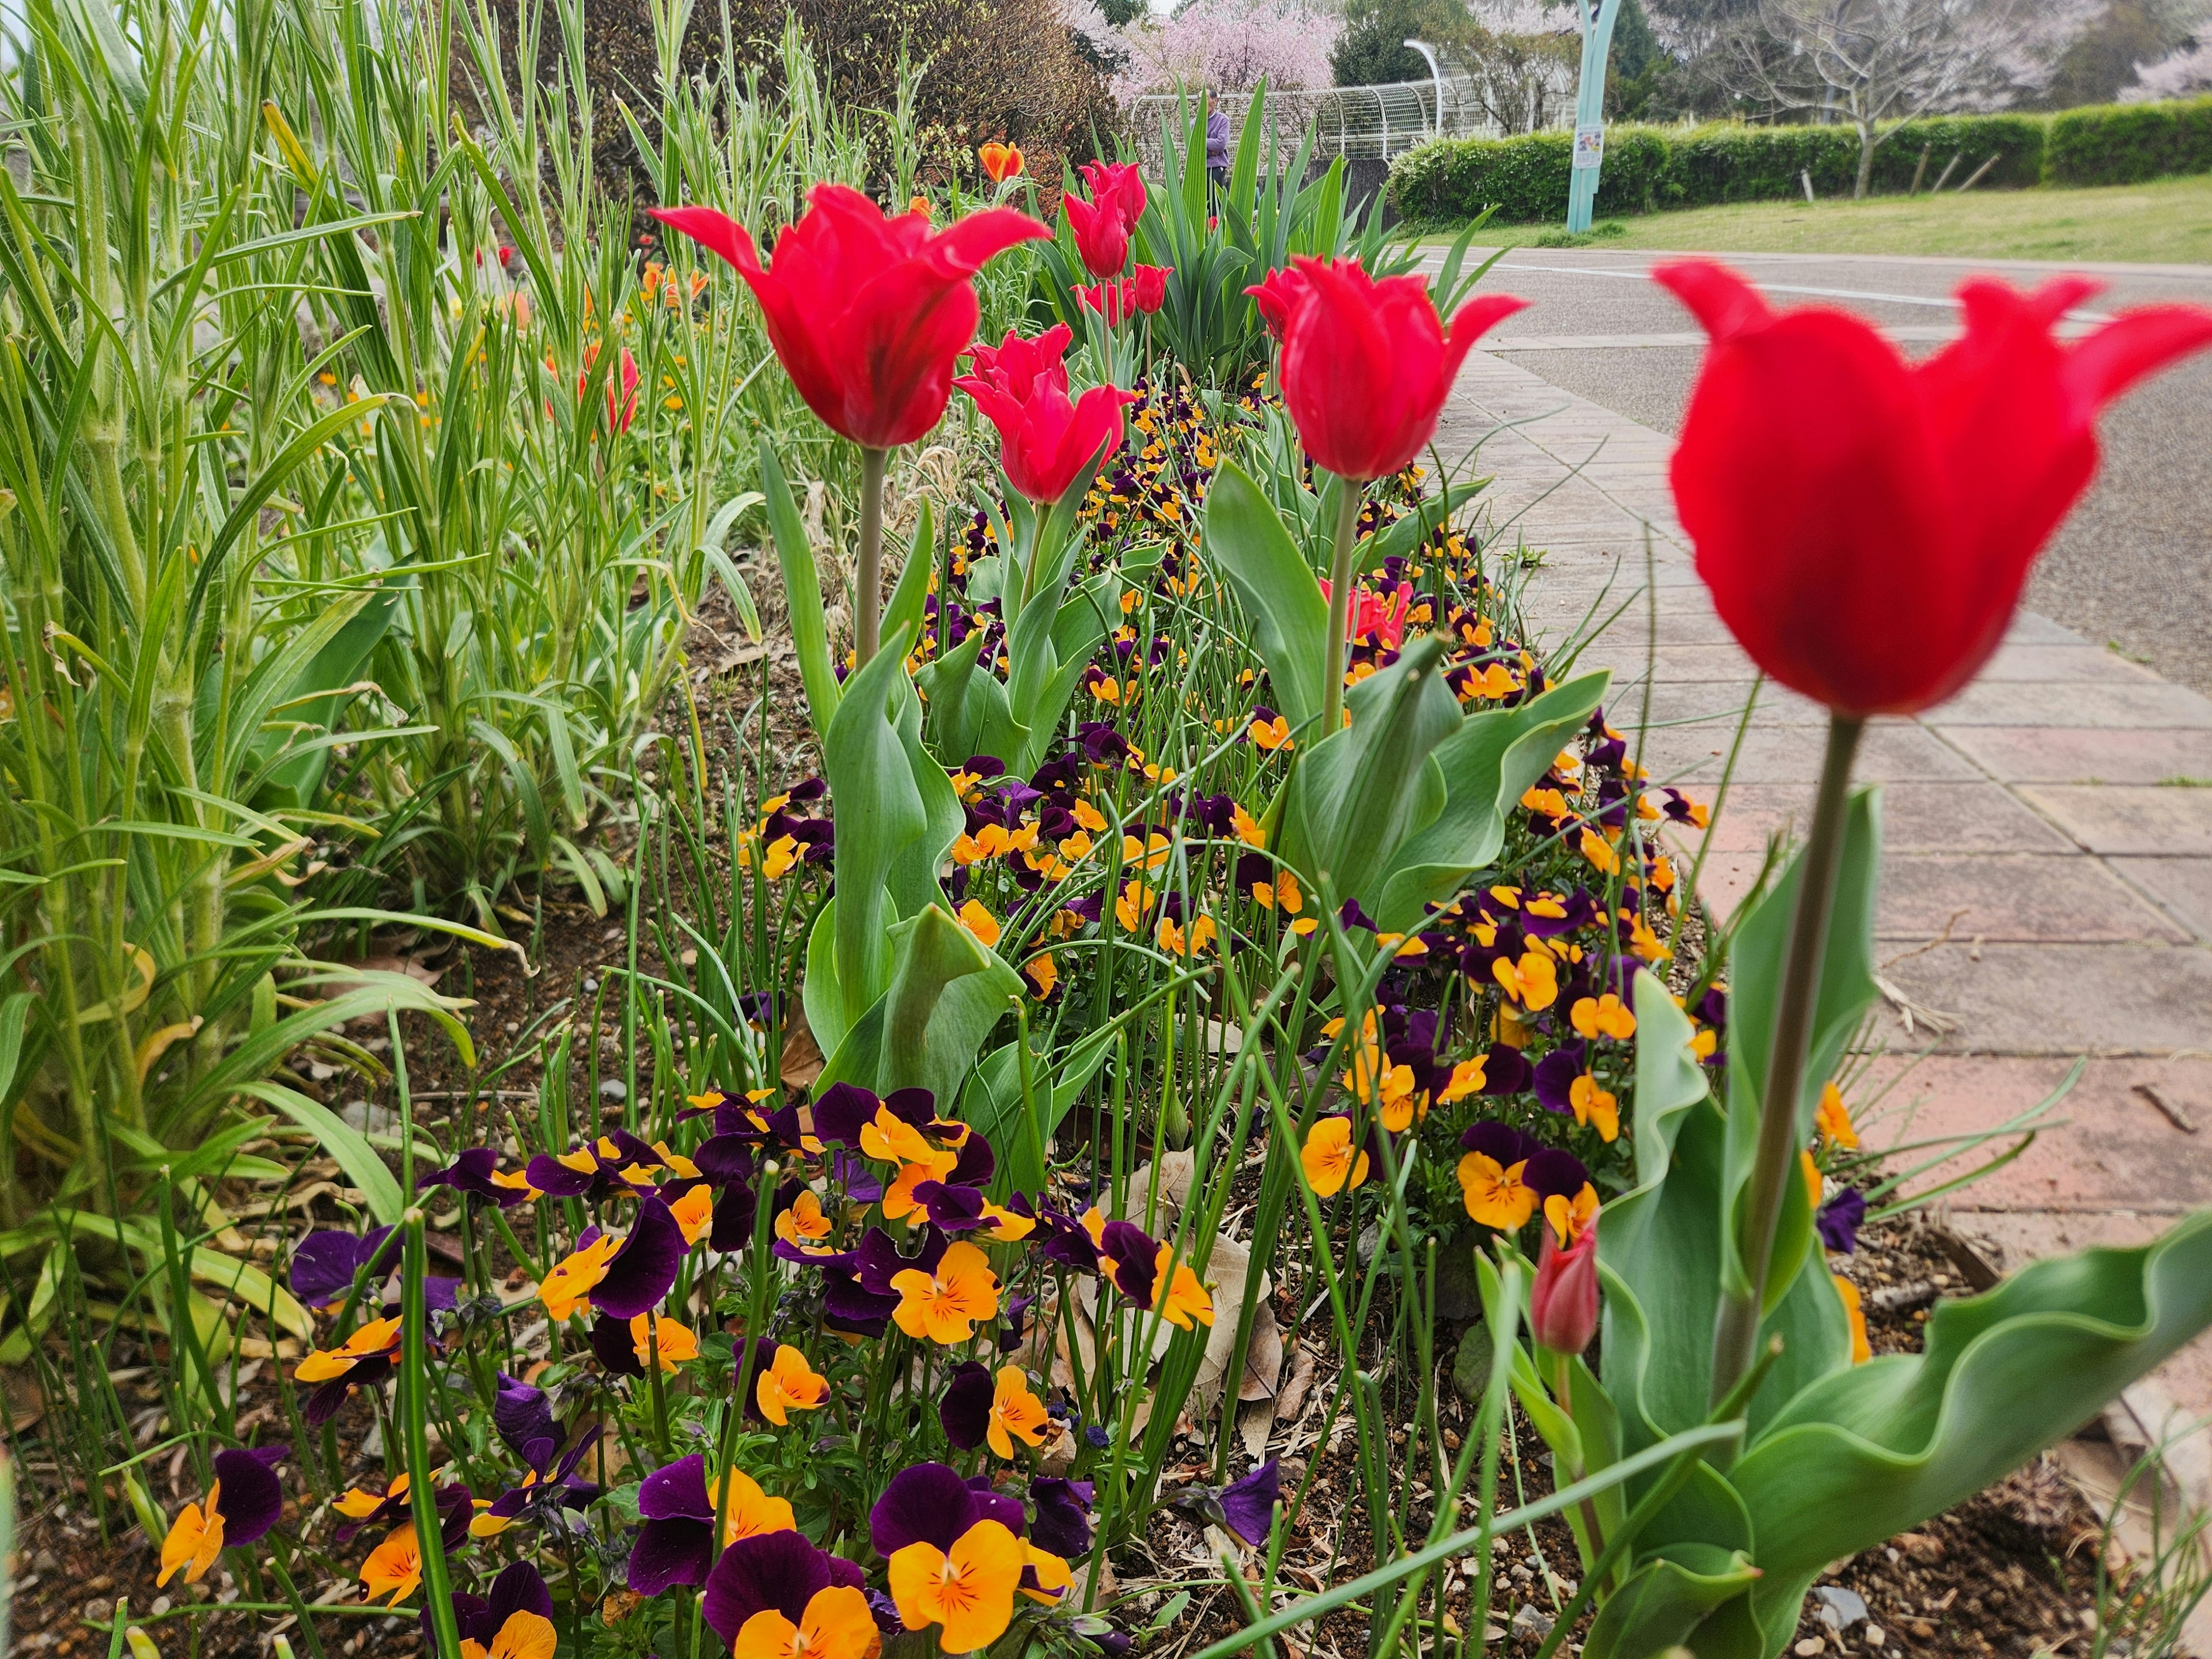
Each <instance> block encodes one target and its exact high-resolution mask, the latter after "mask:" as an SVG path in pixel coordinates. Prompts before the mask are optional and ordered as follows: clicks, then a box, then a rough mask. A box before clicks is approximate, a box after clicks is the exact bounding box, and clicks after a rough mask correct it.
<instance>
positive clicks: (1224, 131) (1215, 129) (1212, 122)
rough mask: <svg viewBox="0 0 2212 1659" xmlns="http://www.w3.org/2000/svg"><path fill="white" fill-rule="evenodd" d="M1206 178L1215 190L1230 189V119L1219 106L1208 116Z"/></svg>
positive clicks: (1207, 114) (1209, 112)
mask: <svg viewBox="0 0 2212 1659" xmlns="http://www.w3.org/2000/svg"><path fill="white" fill-rule="evenodd" d="M1206 179H1207V180H1208V182H1210V183H1211V184H1212V186H1213V188H1214V189H1215V190H1217V191H1225V190H1227V189H1228V188H1229V118H1228V117H1227V116H1225V115H1224V114H1223V113H1222V112H1221V111H1220V109H1219V108H1218V106H1216V107H1214V108H1212V109H1209V110H1208V111H1207V112H1206Z"/></svg>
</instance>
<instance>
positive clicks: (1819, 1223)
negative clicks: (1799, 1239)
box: [1813, 1187, 1867, 1255]
mask: <svg viewBox="0 0 2212 1659" xmlns="http://www.w3.org/2000/svg"><path fill="white" fill-rule="evenodd" d="M1866 1212H1867V1203H1866V1194H1863V1193H1862V1192H1861V1191H1859V1189H1858V1188H1856V1187H1846V1188H1844V1189H1843V1190H1842V1191H1841V1192H1839V1193H1838V1194H1836V1195H1835V1196H1834V1197H1833V1198H1832V1199H1830V1200H1828V1201H1827V1202H1826V1204H1823V1205H1822V1206H1820V1214H1819V1215H1817V1216H1815V1217H1814V1218H1813V1225H1814V1227H1815V1228H1817V1229H1818V1230H1819V1231H1820V1243H1823V1244H1825V1245H1826V1246H1827V1247H1828V1248H1829V1249H1832V1250H1835V1251H1838V1252H1840V1253H1841V1254H1843V1255H1850V1252H1852V1251H1853V1250H1855V1249H1858V1245H1859V1229H1860V1228H1861V1227H1863V1226H1864V1225H1866Z"/></svg>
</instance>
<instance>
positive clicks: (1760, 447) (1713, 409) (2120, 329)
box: [1652, 260, 2212, 717]
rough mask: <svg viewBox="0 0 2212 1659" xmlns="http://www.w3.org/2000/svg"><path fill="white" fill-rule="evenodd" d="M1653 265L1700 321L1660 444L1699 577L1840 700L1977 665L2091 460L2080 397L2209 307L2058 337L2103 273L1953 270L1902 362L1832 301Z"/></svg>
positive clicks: (1915, 703) (1688, 268) (2184, 345)
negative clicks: (1991, 274) (1940, 329)
mask: <svg viewBox="0 0 2212 1659" xmlns="http://www.w3.org/2000/svg"><path fill="white" fill-rule="evenodd" d="M1652 275H1653V276H1654V277H1655V278H1656V280H1657V281H1658V282H1660V283H1663V284H1664V285H1665V286H1666V287H1667V288H1668V289H1671V290H1672V291H1673V292H1674V295H1675V296H1676V297H1677V298H1678V299H1680V301H1682V303H1683V304H1684V305H1686V306H1687V307H1689V308H1690V309H1691V310H1692V312H1694V313H1696V314H1697V317H1698V320H1699V322H1701V323H1703V324H1704V325H1705V331H1706V332H1707V333H1708V334H1710V335H1711V337H1712V343H1711V346H1709V347H1708V348H1707V349H1706V352H1705V367H1704V368H1703V369H1702V370H1701V372H1700V373H1699V378H1698V383H1697V386H1696V388H1695V389H1694V391H1693V392H1692V395H1691V398H1690V405H1689V410H1688V413H1687V414H1686V416H1685V417H1684V420H1683V422H1682V435H1681V441H1680V444H1679V445H1678V446H1677V447H1676V448H1675V451H1674V467H1673V477H1674V500H1675V503H1676V506H1677V507H1679V508H1680V513H1681V518H1682V524H1683V526H1684V528H1686V530H1687V531H1688V532H1690V537H1691V539H1692V542H1694V543H1695V544H1696V547H1697V556H1698V574H1699V575H1701V576H1703V577H1704V578H1705V583H1706V586H1709V587H1711V589H1712V593H1713V601H1714V604H1715V605H1716V606H1717V608H1718V609H1719V611H1720V614H1721V617H1722V620H1723V621H1724V622H1726V623H1728V625H1729V629H1730V630H1731V631H1732V632H1733V633H1734V634H1735V636H1736V639H1737V640H1738V641H1739V642H1740V643H1741V645H1742V646H1743V647H1744V649H1745V650H1746V651H1747V652H1749V653H1751V656H1752V658H1753V660H1754V661H1756V662H1757V663H1758V664H1759V666H1760V667H1761V668H1763V669H1765V671H1766V672H1768V673H1769V674H1771V675H1772V676H1773V677H1774V678H1776V679H1778V680H1779V681H1781V682H1782V684H1784V685H1786V686H1789V687H1790V689H1791V690H1795V691H1800V692H1802V693H1803V694H1804V695H1805V696H1808V697H1813V698H1815V699H1817V700H1818V701H1820V702H1824V703H1826V704H1827V705H1828V706H1829V707H1830V708H1832V709H1835V710H1836V711H1838V713H1839V714H1844V715H1846V716H1853V717H1856V716H1863V715H1867V714H1911V713H1913V712H1915V711H1917V710H1918V709H1923V708H1929V707H1930V706H1932V705H1934V704H1936V703H1939V702H1942V701H1943V700H1944V699H1945V698H1947V697H1948V696H1951V695H1952V694H1953V693H1954V692H1955V691H1957V690H1959V688H1960V687H1961V686H1962V685H1964V684H1966V682H1967V681H1968V680H1969V679H1971V678H1973V675H1974V673H1975V671H1977V670H1978V669H1979V668H1980V667H1981V665H1982V664H1983V663H1984V662H1985V661H1986V660H1987V659H1988V658H1989V656H1990V653H1991V652H1992V651H1994V650H1995V649H1996V646H1997V643H1998V641H2000V640H2001V639H2002V637H2003V635H2004V631H2005V628H2006V625H2007V624H2008V623H2009V621H2010V620H2011V617H2012V613H2013V611H2014V608H2015V606H2016V605H2018V603H2019V599H2020V592H2021V586H2022V585H2023V584H2024V583H2025V582H2026V580H2027V572H2028V567H2029V566H2030V565H2031V564H2032V563H2033V561H2034V558H2035V556H2036V554H2037V552H2038V551H2039V550H2040V549H2041V547H2042V546H2043V544H2044V543H2045V540H2046V539H2048V538H2049V537H2050V535H2051V532H2052V531H2053V530H2055V529H2056V528H2057V526H2058V522H2059V520H2061V519H2063V517H2064V516H2065V514H2066V513H2067V511H2068V509H2069V508H2070V507H2072V506H2073V504H2074V502H2075V501H2076V500H2077V499H2079V497H2080V496H2081V492H2082V491H2083V489H2086V488H2087V486H2088V483H2089V480H2090V477H2091V476H2092V475H2093V473H2094V472H2095V471H2096V468H2097V440H2096V434H2095V421H2096V416H2097V412H2098V411H2099V410H2100V409H2101V408H2102V407H2103V406H2104V405H2105V404H2107V403H2110V402H2111V401H2112V399H2113V398H2117V397H2118V396H2119V395H2120V393H2122V392H2124V391H2126V390H2127V389H2128V388H2129V387H2130V386H2133V385H2134V384H2135V383H2136V381H2137V380H2141V379H2142V378H2143V377H2144V376H2145V375H2148V374H2154V373H2155V372H2156V371H2157V370H2159V369H2160V368H2164V367H2165V366H2166V365H2167V364H2169V363H2171V362H2173V361H2175V360H2176V359H2177V358H2179V357H2181V356H2185V355H2186V354H2188V353H2190V352H2192V351H2196V350H2199V349H2203V347H2204V346H2206V345H2208V344H2212V311H2207V310H2203V309H2201V308H2198V307H2192V306H2179V305H2162V306H2146V307H2142V308H2140V309H2138V310H2135V311H2130V312H2127V313H2123V314H2122V315H2120V316H2119V317H2118V318H2116V319H2113V320H2112V322H2110V323H2108V324H2107V325H2105V326H2104V327H2102V328H2100V329H2099V330H2098V331H2096V332H2094V333H2093V334H2091V335H2089V336H2088V337H2087V338H2085V339H2081V340H2079V341H2076V342H2075V343H2071V344H2062V343H2060V342H2059V341H2057V339H2055V338H2054V337H2052V335H2051V328H2052V325H2054V324H2056V323H2057V321H2058V320H2059V319H2061V318H2062V317H2063V316H2064V315H2065V314H2066V313H2067V312H2068V311H2069V310H2070V309H2071V308H2072V307H2075V306H2076V305H2078V304H2079V303H2081V301H2082V300H2084V299H2086V298H2087V296H2088V295H2092V294H2093V293H2095V292H2096V291H2097V289H2099V288H2100V286H2101V284H2100V283H2094V282H2092V281H2090V280H2089V279H2087V278H2086V277H2080V276H2063V277H2059V278H2057V279H2055V280H2053V281H2051V282H2050V283H2045V285H2044V286H2043V287H2042V288H2040V289H2037V290H2036V291H2035V292H2034V293H2033V294H2021V293H2017V292H2015V290H2014V289H2010V288H2008V287H2006V286H2005V285H2003V284H2002V283H1996V282H1993V281H1990V280H1987V279H1978V280H1976V281H1972V282H1969V283H1965V284H1963V285H1962V286H1961V287H1960V289H1959V299H1960V304H1961V306H1962V307H1963V309H1964V311H1965V313H1966V333H1965V335H1964V336H1963V337H1961V338H1960V339H1958V340H1957V341H1955V342H1954V343H1952V344H1950V345H1948V346H1947V347H1945V348H1944V349H1942V350H1941V351H1939V352H1937V353H1936V355H1935V356H1932V357H1929V359H1927V360H1926V361H1925V362H1922V363H1919V364H1917V365H1915V364H1911V363H1909V362H1906V361H1905V358H1904V356H1902V355H1901V354H1900V353H1899V351H1898V349H1897V348H1896V347H1894V346H1893V345H1891V344H1890V343H1888V342H1887V340H1885V339H1884V338H1883V337H1882V336H1881V334H1880V333H1879V332H1878V331H1876V330H1875V328H1874V327H1872V326H1871V325H1869V324H1868V323H1866V322H1863V321H1862V320H1861V319H1858V318H1857V317H1853V316H1850V315H1847V314H1846V313H1843V312H1841V311H1832V310H1826V309H1820V308H1808V309H1803V310H1797V311H1791V312H1788V313H1776V312H1774V311H1772V310H1771V309H1770V308H1769V307H1768V306H1767V304H1766V302H1765V300H1763V299H1762V298H1761V297H1760V296H1759V294H1758V292H1757V291H1756V290H1755V289H1753V288H1752V286H1751V285H1750V284H1749V283H1747V282H1745V281H1744V279H1743V278H1742V277H1741V276H1737V275H1736V274H1735V272H1733V271H1731V270H1726V269H1724V268H1723V267H1722V266H1720V265H1717V264H1711V263H1710V262H1708V261H1704V260H1685V261H1682V262H1680V263H1678V264H1669V265H1663V266H1662V267H1660V268H1659V269H1658V270H1655V271H1654V272H1653V273H1652Z"/></svg>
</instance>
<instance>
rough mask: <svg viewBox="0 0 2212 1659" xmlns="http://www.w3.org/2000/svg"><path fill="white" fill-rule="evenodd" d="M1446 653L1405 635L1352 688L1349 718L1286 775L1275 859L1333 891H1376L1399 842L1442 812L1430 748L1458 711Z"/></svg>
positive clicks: (1454, 725)
mask: <svg viewBox="0 0 2212 1659" xmlns="http://www.w3.org/2000/svg"><path fill="white" fill-rule="evenodd" d="M1443 654H1444V647H1443V641H1440V640H1438V639H1437V637H1436V636H1435V635H1424V636H1423V637H1421V638H1419V639H1417V640H1412V641H1407V645H1406V648H1405V650H1404V652H1403V653H1401V655H1400V656H1399V658H1398V660H1397V661H1395V662H1394V663H1392V664H1391V665H1389V667H1388V668H1386V669H1384V670H1383V671H1382V672H1380V673H1378V674H1370V675H1369V676H1368V677H1367V678H1365V679H1364V680H1362V681H1360V683H1359V684H1357V685H1355V686H1353V687H1352V690H1351V691H1350V692H1349V693H1348V694H1347V695H1346V698H1345V701H1346V703H1347V704H1348V705H1349V706H1350V708H1351V710H1352V724H1351V725H1350V726H1346V727H1345V728H1344V729H1343V730H1342V731H1340V732H1336V733H1334V735H1332V736H1330V737H1328V738H1322V740H1321V741H1320V742H1318V743H1316V744H1314V745H1313V747H1312V748H1311V749H1310V750H1307V751H1306V754H1305V756H1304V758H1303V759H1302V760H1301V762H1300V763H1299V765H1298V768H1297V771H1296V772H1295V773H1293V774H1292V775H1291V785H1290V790H1289V795H1290V799H1289V803H1288V806H1287V809H1286V811H1285V813H1284V819H1283V836H1282V842H1281V849H1282V857H1283V859H1284V861H1285V862H1286V863H1288V864H1289V865H1290V866H1291V867H1292V868H1293V869H1295V870H1297V871H1298V872H1301V873H1302V874H1304V876H1305V877H1306V878H1308V880H1309V881H1319V880H1322V879H1323V878H1326V879H1327V880H1328V884H1329V885H1330V888H1331V890H1333V891H1334V892H1335V893H1336V895H1337V896H1339V897H1340V898H1352V897H1360V896H1364V897H1368V898H1372V897H1374V896H1376V894H1375V888H1376V882H1377V880H1378V878H1380V876H1381V874H1382V872H1383V868H1384V867H1385V866H1386V864H1387V863H1388V861H1389V859H1390V858H1391V856H1392V854H1394V853H1395V851H1396V849H1397V848H1398V847H1399V845H1400V844H1401V842H1404V841H1405V840H1406V839H1407V836H1411V835H1413V834H1415V833H1417V832H1418V831H1419V830H1421V829H1424V828H1425V827H1426V826H1427V825H1428V824H1430V823H1433V822H1434V821H1435V819H1436V817H1437V814H1438V813H1440V812H1442V811H1443V806H1444V800H1445V798H1446V788H1447V786H1446V784H1445V781H1444V776H1443V770H1442V769H1441V768H1440V767H1439V766H1438V765H1437V761H1436V757H1435V755H1434V753H1433V752H1432V751H1433V750H1435V749H1436V747H1437V744H1440V743H1442V742H1443V740H1444V739H1445V738H1449V737H1450V736H1451V735H1452V734H1453V733H1454V732H1457V731H1458V730H1459V729H1460V728H1461V725H1462V719H1463V716H1462V714H1460V709H1459V700H1458V699H1457V698H1456V697H1455V696H1453V695H1452V692H1451V688H1450V687H1449V686H1448V685H1446V684H1444V680H1443V673H1442V672H1441V669H1442V666H1443Z"/></svg>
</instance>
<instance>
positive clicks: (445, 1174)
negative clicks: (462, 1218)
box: [415, 1146, 539, 1210]
mask: <svg viewBox="0 0 2212 1659" xmlns="http://www.w3.org/2000/svg"><path fill="white" fill-rule="evenodd" d="M431 1187H451V1188H453V1190H454V1191H455V1192H458V1193H465V1194H468V1195H469V1196H471V1197H472V1198H483V1199H489V1200H491V1201H492V1202H493V1203H495V1204H496V1205H498V1206H500V1208H501V1209H502V1210H504V1209H507V1208H508V1207H509V1206H513V1205H516V1204H520V1203H521V1202H522V1201H523V1200H526V1199H533V1198H537V1197H538V1196H539V1194H538V1189H537V1188H535V1187H532V1185H531V1184H530V1174H529V1171H528V1170H508V1171H506V1172H504V1173H502V1172H501V1170H500V1167H499V1152H498V1151H497V1150H496V1149H495V1148H494V1147H490V1146H470V1147H466V1148H465V1149H463V1150H462V1151H461V1152H459V1153H457V1154H455V1156H454V1158H453V1162H452V1163H451V1164H448V1165H447V1167H446V1168H444V1169H442V1170H431V1171H429V1172H428V1174H427V1175H422V1176H416V1180H415V1190H416V1192H418V1193H419V1192H422V1191H423V1190H424V1189H426V1188H431Z"/></svg>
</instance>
